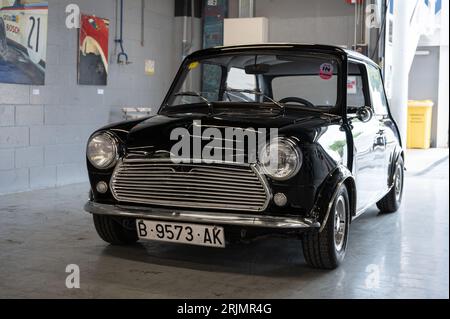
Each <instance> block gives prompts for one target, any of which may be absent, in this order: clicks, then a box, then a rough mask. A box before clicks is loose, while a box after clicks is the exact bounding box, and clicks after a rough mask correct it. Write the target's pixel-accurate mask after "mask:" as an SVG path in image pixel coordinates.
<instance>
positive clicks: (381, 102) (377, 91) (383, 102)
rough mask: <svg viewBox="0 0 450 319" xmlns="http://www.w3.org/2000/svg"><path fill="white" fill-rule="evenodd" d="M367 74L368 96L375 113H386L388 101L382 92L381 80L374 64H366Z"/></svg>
mask: <svg viewBox="0 0 450 319" xmlns="http://www.w3.org/2000/svg"><path fill="white" fill-rule="evenodd" d="M367 74H368V76H369V85H370V97H371V99H372V105H373V108H374V111H375V114H378V115H386V114H388V103H387V99H386V95H385V93H384V86H383V80H382V78H381V73H380V71H379V70H378V69H377V68H375V67H374V66H371V65H368V66H367Z"/></svg>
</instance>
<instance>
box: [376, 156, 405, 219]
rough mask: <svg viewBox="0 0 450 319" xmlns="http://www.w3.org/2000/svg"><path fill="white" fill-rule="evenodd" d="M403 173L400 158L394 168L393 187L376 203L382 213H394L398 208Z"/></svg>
mask: <svg viewBox="0 0 450 319" xmlns="http://www.w3.org/2000/svg"><path fill="white" fill-rule="evenodd" d="M404 172H405V171H404V164H403V159H402V158H400V159H399V160H398V161H397V164H396V166H395V171H394V180H393V183H394V186H393V187H392V189H391V190H390V191H389V193H387V195H386V196H384V197H383V199H381V200H380V201H379V202H378V203H377V207H378V209H379V210H380V211H381V212H382V213H385V214H387V213H394V212H396V211H397V210H398V209H399V208H400V205H401V204H402V199H403V185H404V184H403V183H404V178H405V177H404Z"/></svg>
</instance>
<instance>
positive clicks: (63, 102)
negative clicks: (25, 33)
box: [0, 0, 178, 194]
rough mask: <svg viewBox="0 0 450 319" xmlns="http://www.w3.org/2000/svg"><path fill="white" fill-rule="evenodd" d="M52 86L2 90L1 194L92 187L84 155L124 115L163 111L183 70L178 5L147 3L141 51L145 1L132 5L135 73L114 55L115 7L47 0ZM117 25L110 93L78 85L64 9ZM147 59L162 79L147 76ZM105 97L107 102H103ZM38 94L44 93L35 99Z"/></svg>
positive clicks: (128, 26)
mask: <svg viewBox="0 0 450 319" xmlns="http://www.w3.org/2000/svg"><path fill="white" fill-rule="evenodd" d="M48 2H49V17H48V47H47V70H46V84H45V86H37V87H34V86H25V85H9V84H3V83H0V194H5V193H12V192H19V191H27V190H32V189H38V188H46V187H54V186H58V185H66V184H71V183H77V182H84V181H87V174H86V169H85V166H86V164H85V147H86V142H87V139H88V137H89V135H90V134H91V133H92V132H93V131H94V130H95V129H96V128H98V127H101V126H103V125H105V124H107V123H110V122H115V121H119V120H121V117H122V115H121V108H122V107H127V106H139V107H151V108H152V109H153V111H154V112H156V111H157V108H158V107H159V105H160V103H161V101H162V98H163V97H164V95H165V94H166V92H167V89H168V87H169V85H170V83H171V81H172V79H173V75H174V73H175V72H176V69H177V67H178V65H176V63H174V61H177V59H176V54H175V43H174V42H175V41H174V40H173V39H174V32H175V29H174V25H175V18H174V1H172V0H145V41H144V46H143V47H142V46H141V18H140V17H141V1H136V0H128V1H125V16H124V22H125V26H124V45H125V48H126V50H127V53H128V54H129V57H130V61H131V62H132V64H130V65H126V66H123V65H118V64H116V56H115V55H114V53H115V50H114V47H115V44H114V38H115V29H116V0H96V1H92V0H48ZM70 3H75V4H78V5H79V7H80V9H81V11H82V12H85V13H89V14H95V15H97V16H99V17H103V18H108V19H110V22H111V24H110V44H109V47H110V67H109V76H108V85H107V86H105V87H96V86H79V85H77V54H78V49H77V46H78V45H77V37H78V36H77V34H78V30H75V29H72V30H69V29H67V28H66V26H65V20H66V13H65V8H66V6H67V5H68V4H70ZM145 59H152V60H155V62H156V74H155V75H154V76H151V77H150V76H147V75H145V72H144V61H145ZM98 89H103V90H104V94H103V95H99V94H98ZM35 90H39V94H38V95H36V94H35V93H36V92H35Z"/></svg>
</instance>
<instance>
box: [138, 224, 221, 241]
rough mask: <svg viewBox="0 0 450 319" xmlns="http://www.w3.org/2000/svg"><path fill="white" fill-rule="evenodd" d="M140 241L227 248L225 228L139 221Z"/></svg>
mask: <svg viewBox="0 0 450 319" xmlns="http://www.w3.org/2000/svg"><path fill="white" fill-rule="evenodd" d="M136 227H137V232H138V236H139V238H140V239H148V240H157V241H165V242H172V243H180V244H189V245H198V246H207V247H220V248H225V233H224V229H223V227H217V226H206V225H196V224H179V223H176V224H175V223H167V222H158V221H150V220H137V223H136Z"/></svg>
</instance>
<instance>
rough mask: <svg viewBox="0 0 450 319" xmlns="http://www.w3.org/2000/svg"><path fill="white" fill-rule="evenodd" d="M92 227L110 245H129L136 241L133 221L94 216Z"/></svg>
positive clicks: (134, 222) (136, 236)
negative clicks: (93, 226)
mask: <svg viewBox="0 0 450 319" xmlns="http://www.w3.org/2000/svg"><path fill="white" fill-rule="evenodd" d="M94 225H95V230H96V231H97V234H98V235H99V236H100V238H101V239H103V240H104V241H106V242H107V243H110V244H111V245H130V244H134V243H135V242H137V241H138V235H137V231H136V221H135V220H130V219H124V218H119V217H111V216H104V215H94Z"/></svg>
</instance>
